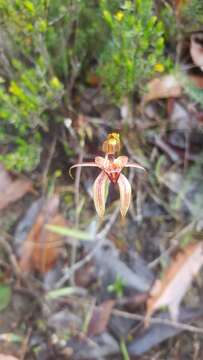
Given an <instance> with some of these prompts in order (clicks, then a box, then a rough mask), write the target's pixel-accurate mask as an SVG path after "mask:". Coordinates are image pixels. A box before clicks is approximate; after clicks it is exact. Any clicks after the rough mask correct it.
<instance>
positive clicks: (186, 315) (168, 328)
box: [128, 308, 203, 356]
mask: <svg viewBox="0 0 203 360" xmlns="http://www.w3.org/2000/svg"><path fill="white" fill-rule="evenodd" d="M202 316H203V309H202V308H200V309H195V308H194V309H193V308H180V316H179V321H180V323H184V324H190V323H191V322H194V321H195V320H198V319H199V318H200V317H202ZM159 318H160V319H163V322H164V320H170V319H169V314H168V313H162V314H160V315H159ZM182 331H183V329H181V328H178V327H174V326H172V325H166V324H153V323H152V324H150V326H149V327H148V328H145V329H144V331H142V332H141V334H140V335H138V336H136V337H135V338H134V339H133V340H132V341H131V342H130V343H129V345H128V351H129V354H130V355H131V356H138V355H139V356H140V355H142V354H144V353H146V352H147V351H149V350H150V349H152V348H154V347H155V346H157V345H158V344H161V343H162V342H163V341H165V340H166V339H170V338H172V337H174V336H176V335H177V334H179V333H181V332H182Z"/></svg>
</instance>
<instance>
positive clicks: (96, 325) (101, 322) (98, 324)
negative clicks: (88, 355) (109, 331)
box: [87, 300, 115, 336]
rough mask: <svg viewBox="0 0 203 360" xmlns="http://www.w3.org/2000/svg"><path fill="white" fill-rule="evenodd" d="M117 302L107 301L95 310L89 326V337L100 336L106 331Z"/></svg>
mask: <svg viewBox="0 0 203 360" xmlns="http://www.w3.org/2000/svg"><path fill="white" fill-rule="evenodd" d="M114 304H115V300H107V301H105V302H104V303H103V304H101V305H100V306H98V307H96V308H95V309H94V310H93V315H92V318H91V320H90V323H89V326H88V331H87V333H88V336H94V335H99V334H101V333H103V332H104V331H105V330H106V327H107V325H108V322H109V319H110V316H111V311H112V308H113V306H114Z"/></svg>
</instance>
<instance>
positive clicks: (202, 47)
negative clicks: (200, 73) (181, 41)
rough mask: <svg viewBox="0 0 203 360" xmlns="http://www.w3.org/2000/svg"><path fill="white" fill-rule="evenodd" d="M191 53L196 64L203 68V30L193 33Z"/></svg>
mask: <svg viewBox="0 0 203 360" xmlns="http://www.w3.org/2000/svg"><path fill="white" fill-rule="evenodd" d="M190 55H191V58H192V60H193V62H194V64H195V65H196V66H198V67H199V68H200V69H201V70H203V32H199V33H194V34H192V35H191V37H190Z"/></svg>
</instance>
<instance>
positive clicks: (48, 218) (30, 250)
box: [20, 195, 67, 273]
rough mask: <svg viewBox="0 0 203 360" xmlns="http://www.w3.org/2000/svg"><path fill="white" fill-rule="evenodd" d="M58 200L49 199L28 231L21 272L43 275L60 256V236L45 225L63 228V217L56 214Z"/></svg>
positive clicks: (55, 198) (64, 223)
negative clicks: (36, 272) (33, 272)
mask: <svg viewBox="0 0 203 360" xmlns="http://www.w3.org/2000/svg"><path fill="white" fill-rule="evenodd" d="M58 206H59V198H58V196H57V195H54V196H53V197H52V198H50V199H49V200H48V201H47V202H46V204H45V205H44V207H43V208H42V210H41V212H40V213H39V215H38V216H37V219H36V221H35V223H34V225H33V227H32V229H31V230H30V232H29V234H28V236H27V239H26V240H25V242H24V244H23V247H22V255H21V259H20V267H21V269H22V270H23V271H31V270H37V271H39V272H42V273H45V272H47V271H48V270H50V269H51V268H52V267H53V266H54V264H55V263H56V261H57V260H58V257H59V255H60V246H59V245H61V244H62V236H61V235H59V234H56V233H53V232H50V231H48V230H47V229H46V225H47V224H49V225H54V226H56V225H57V226H65V225H67V223H66V220H65V219H64V217H63V216H62V215H61V214H59V213H58Z"/></svg>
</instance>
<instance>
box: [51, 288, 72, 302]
mask: <svg viewBox="0 0 203 360" xmlns="http://www.w3.org/2000/svg"><path fill="white" fill-rule="evenodd" d="M74 293H77V288H74V287H71V286H69V287H65V288H61V289H56V290H52V291H49V292H48V294H47V295H46V299H49V300H53V299H58V298H59V297H62V296H69V295H72V294H74Z"/></svg>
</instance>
